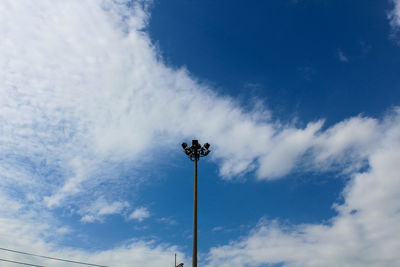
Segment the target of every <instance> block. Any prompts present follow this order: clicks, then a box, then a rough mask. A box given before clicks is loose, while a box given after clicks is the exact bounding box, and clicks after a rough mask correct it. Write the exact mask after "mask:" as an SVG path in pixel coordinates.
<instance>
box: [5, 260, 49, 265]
mask: <svg viewBox="0 0 400 267" xmlns="http://www.w3.org/2000/svg"><path fill="white" fill-rule="evenodd" d="M0 261H5V262H11V263H15V264H21V265H27V266H34V267H45V266H43V265H36V264H31V263H26V262H20V261H12V260H6V259H0Z"/></svg>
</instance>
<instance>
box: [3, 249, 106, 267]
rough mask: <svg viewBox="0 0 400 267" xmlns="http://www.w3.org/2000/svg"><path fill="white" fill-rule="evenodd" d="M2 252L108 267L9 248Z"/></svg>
mask: <svg viewBox="0 0 400 267" xmlns="http://www.w3.org/2000/svg"><path fill="white" fill-rule="evenodd" d="M0 250H4V251H9V252H14V253H19V254H23V255H28V256H35V257H40V258H44V259H49V260H56V261H64V262H70V263H75V264H82V265H90V266H98V267H108V266H106V265H99V264H94V263H87V262H81V261H73V260H68V259H61V258H55V257H49V256H43V255H38V254H33V253H28V252H23V251H18V250H13V249H8V248H0ZM31 266H39V265H31ZM40 267H43V266H40Z"/></svg>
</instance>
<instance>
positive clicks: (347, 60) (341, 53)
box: [337, 49, 349, 62]
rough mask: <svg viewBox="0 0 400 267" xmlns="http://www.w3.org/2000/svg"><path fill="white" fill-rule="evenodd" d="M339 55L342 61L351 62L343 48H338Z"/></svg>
mask: <svg viewBox="0 0 400 267" xmlns="http://www.w3.org/2000/svg"><path fill="white" fill-rule="evenodd" d="M337 56H338V58H339V60H340V61H342V62H349V59H348V57H346V56H345V55H344V53H343V51H342V49H338V50H337Z"/></svg>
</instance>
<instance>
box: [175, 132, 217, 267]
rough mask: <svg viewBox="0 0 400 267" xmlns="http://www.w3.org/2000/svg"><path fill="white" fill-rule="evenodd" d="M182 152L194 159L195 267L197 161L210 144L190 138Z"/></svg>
mask: <svg viewBox="0 0 400 267" xmlns="http://www.w3.org/2000/svg"><path fill="white" fill-rule="evenodd" d="M182 148H183V152H185V154H186V155H187V156H189V158H190V160H192V161H194V192H193V253H192V267H197V162H198V161H199V160H200V158H201V157H205V156H207V155H208V154H209V153H210V152H211V150H210V149H209V148H210V144H209V143H205V144H204V145H203V146H201V145H200V144H199V141H198V140H192V145H191V146H190V147H188V145H187V144H186V143H182Z"/></svg>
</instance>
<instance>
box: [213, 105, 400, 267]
mask: <svg viewBox="0 0 400 267" xmlns="http://www.w3.org/2000/svg"><path fill="white" fill-rule="evenodd" d="M399 112H400V110H397V111H396V112H395V114H394V115H390V116H388V117H387V118H386V119H385V120H384V121H382V122H381V124H380V125H379V128H377V127H378V125H377V122H376V121H374V120H367V121H365V120H364V121H363V120H361V119H356V120H355V121H347V122H343V123H341V124H339V125H337V126H335V127H334V128H332V129H330V130H328V131H327V134H326V136H325V137H327V136H330V135H331V134H333V135H334V136H336V137H335V138H333V137H332V136H330V137H329V139H330V140H331V141H330V142H327V145H328V146H330V145H331V144H330V143H331V142H332V145H333V144H334V145H333V147H335V148H338V151H339V150H340V151H341V153H344V152H345V151H346V150H345V149H343V147H342V144H343V140H348V139H350V141H352V142H351V143H353V144H355V145H362V146H364V145H366V144H367V143H368V142H373V143H374V144H373V145H372V146H371V147H372V148H371V149H370V150H368V149H367V150H365V149H362V151H364V152H365V153H367V154H368V155H367V158H368V164H369V169H368V170H367V171H365V172H358V173H354V175H353V176H352V179H351V181H350V182H349V183H348V184H347V186H346V188H345V189H344V191H343V195H344V198H345V201H344V203H343V204H336V205H334V207H335V209H336V210H337V211H338V215H337V216H335V217H334V218H332V219H331V220H330V221H329V223H327V224H307V225H294V226H293V225H282V224H279V222H277V221H267V220H261V221H260V223H259V225H257V227H255V228H254V229H253V231H252V232H251V233H250V234H249V235H248V236H245V237H243V238H242V239H240V240H239V241H233V242H231V243H229V244H228V245H225V246H220V247H216V248H212V249H211V251H210V254H209V258H208V261H209V262H208V266H221V267H224V266H263V265H264V264H273V263H283V266H291V267H292V266H398V265H399V264H400V257H399V254H398V251H399V250H400V213H399V210H400V187H399V186H398V185H399V182H400V177H399V173H400V165H399V164H398V163H399V162H400V153H399V151H400V113H399ZM360 123H361V125H360ZM365 123H367V125H369V127H367V128H365V127H363V126H362V125H364V126H365ZM350 124H353V126H349V125H350ZM345 125H347V126H346V127H350V129H352V130H351V133H348V135H347V137H346V138H342V137H341V135H342V134H346V129H343V130H340V131H337V130H338V129H340V128H341V127H344V126H345ZM378 129H379V130H378ZM336 131H337V132H336ZM354 131H359V132H360V133H355V132H354ZM371 131H374V132H375V133H380V134H381V136H380V138H375V137H373V136H371ZM335 132H336V133H335ZM361 132H363V133H364V135H361ZM356 136H358V138H357V141H358V142H356V141H355V140H356V139H353V140H352V138H354V137H356ZM363 137H364V138H363ZM346 142H347V141H346ZM345 147H349V146H348V145H346V146H345ZM331 151H332V149H331ZM332 152H335V150H333V151H332Z"/></svg>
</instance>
